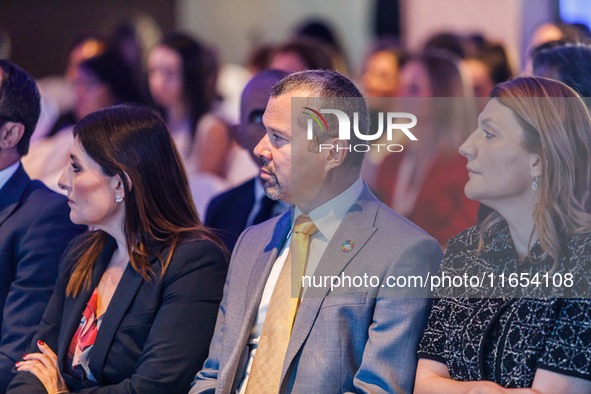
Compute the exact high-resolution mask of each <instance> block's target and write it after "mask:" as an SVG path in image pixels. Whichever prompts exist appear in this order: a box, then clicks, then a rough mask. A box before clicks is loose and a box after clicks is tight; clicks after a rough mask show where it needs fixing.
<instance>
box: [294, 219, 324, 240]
mask: <svg viewBox="0 0 591 394" xmlns="http://www.w3.org/2000/svg"><path fill="white" fill-rule="evenodd" d="M316 231H318V227H316V225H315V224H314V222H313V221H312V219H310V216H308V215H299V216H298V217H297V218H296V220H295V223H294V225H293V232H294V233H295V234H305V235H307V236H310V235H312V234H314V233H316Z"/></svg>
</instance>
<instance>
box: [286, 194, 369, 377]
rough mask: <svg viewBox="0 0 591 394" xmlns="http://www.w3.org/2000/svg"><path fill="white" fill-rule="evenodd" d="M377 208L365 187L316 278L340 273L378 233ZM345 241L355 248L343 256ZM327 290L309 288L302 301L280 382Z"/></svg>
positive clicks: (310, 327) (333, 240) (343, 222)
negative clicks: (353, 243)
mask: <svg viewBox="0 0 591 394" xmlns="http://www.w3.org/2000/svg"><path fill="white" fill-rule="evenodd" d="M378 208H379V202H378V200H377V199H376V197H375V196H373V194H371V192H370V191H369V189H367V187H366V186H365V187H364V190H363V192H362V193H361V195H360V196H359V198H358V199H357V201H356V202H355V203H354V204H353V206H352V207H351V209H350V210H349V212H348V213H347V215H346V216H345V218H344V219H343V221H342V222H341V224H340V226H339V228H338V229H337V232H336V233H335V235H334V237H333V238H332V239H331V240H330V241H329V243H328V246H327V248H326V251H325V252H324V254H323V255H322V258H321V259H320V263H319V265H318V267H317V268H316V271H315V272H314V275H315V276H317V277H320V276H330V275H339V274H340V273H341V272H343V270H344V269H345V267H346V266H347V265H348V264H349V263H350V262H351V260H352V259H353V258H354V257H355V256H356V255H357V253H359V251H360V250H361V249H362V248H363V247H364V246H365V244H366V243H367V241H369V239H370V238H371V236H372V235H373V233H375V231H376V230H377V227H374V224H375V218H376V215H377V211H378ZM347 240H353V241H354V242H355V248H354V249H353V250H351V251H350V252H344V251H343V250H342V249H341V246H342V244H343V242H344V241H347ZM329 290H330V288H312V287H310V288H308V289H307V291H306V294H305V295H304V297H303V298H302V301H301V304H300V307H299V309H298V313H297V316H296V319H295V321H294V326H293V329H292V333H291V338H290V341H289V345H288V347H287V353H286V355H285V361H284V363H283V371H282V375H281V379H284V378H285V374H286V372H287V370H288V368H289V366H290V365H291V363H292V361H293V359H294V358H295V356H296V354H297V353H298V351H299V350H300V348H301V346H302V344H303V343H304V341H305V340H306V338H307V337H308V334H309V333H310V330H311V329H312V326H313V324H314V321H315V320H316V316H317V315H318V311H319V310H320V306H321V305H322V302H323V301H324V297H326V295H327V294H328V292H329Z"/></svg>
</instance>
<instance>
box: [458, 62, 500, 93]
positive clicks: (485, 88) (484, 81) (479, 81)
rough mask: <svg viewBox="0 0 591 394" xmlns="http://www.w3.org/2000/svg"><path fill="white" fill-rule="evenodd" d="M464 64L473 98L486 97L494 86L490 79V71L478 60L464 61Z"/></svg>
mask: <svg viewBox="0 0 591 394" xmlns="http://www.w3.org/2000/svg"><path fill="white" fill-rule="evenodd" d="M464 64H465V65H466V70H467V71H468V75H469V76H470V79H471V80H472V87H473V88H474V97H488V96H489V95H490V92H491V91H492V89H493V88H494V86H495V83H494V81H493V80H492V78H491V77H490V69H489V68H488V67H487V65H486V64H484V63H483V62H482V61H480V60H478V59H468V60H465V61H464Z"/></svg>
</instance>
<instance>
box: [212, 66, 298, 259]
mask: <svg viewBox="0 0 591 394" xmlns="http://www.w3.org/2000/svg"><path fill="white" fill-rule="evenodd" d="M286 75H287V72H285V71H280V70H265V71H262V72H260V73H258V74H257V75H255V76H254V77H253V78H252V79H251V80H250V81H249V82H248V84H247V85H246V87H245V88H244V91H243V92H242V98H241V101H240V124H238V125H236V126H235V128H234V130H233V132H234V138H235V139H236V141H237V142H238V144H240V146H241V147H243V148H244V149H246V150H247V151H248V152H249V153H250V156H251V158H252V160H253V161H254V162H255V163H256V164H257V166H258V165H259V163H260V161H261V160H260V159H259V158H258V157H256V156H255V155H254V152H253V149H254V147H255V146H256V145H257V143H258V142H259V141H260V140H261V138H263V137H264V136H265V127H264V126H263V122H262V119H263V113H264V112H265V107H266V106H267V101H269V97H271V92H272V88H273V85H275V83H277V81H279V80H280V79H281V78H283V77H285V76H286ZM286 209H287V204H283V203H282V202H280V201H274V200H271V199H270V198H269V197H267V196H266V195H265V189H264V188H263V185H262V183H261V180H260V179H259V178H258V177H255V178H252V179H250V180H248V181H246V182H244V183H243V184H241V185H238V186H236V187H235V188H233V189H230V190H228V191H226V192H224V193H222V194H220V195H218V196H217V197H215V198H214V199H213V200H212V201H211V202H210V203H209V207H208V208H207V213H206V215H205V225H206V226H208V227H211V228H214V229H216V232H217V234H218V235H219V236H220V238H222V240H223V241H224V244H226V246H227V247H228V250H230V251H232V249H234V245H235V244H236V240H237V239H238V236H239V235H240V233H242V231H244V229H245V228H246V227H248V226H251V225H253V224H258V223H261V222H263V221H265V220H267V219H270V218H272V217H273V216H276V215H278V214H279V213H281V212H283V211H285V210H286Z"/></svg>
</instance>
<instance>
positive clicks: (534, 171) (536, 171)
mask: <svg viewBox="0 0 591 394" xmlns="http://www.w3.org/2000/svg"><path fill="white" fill-rule="evenodd" d="M529 167H530V172H531V176H532V177H534V176H535V177H539V176H542V175H544V169H543V168H542V158H541V157H540V155H537V154H535V153H533V154H531V156H530V159H529Z"/></svg>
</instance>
